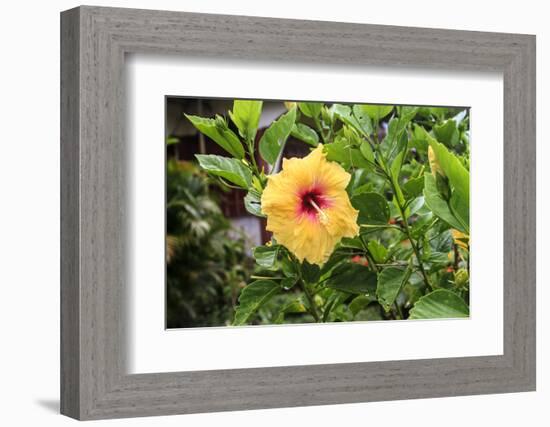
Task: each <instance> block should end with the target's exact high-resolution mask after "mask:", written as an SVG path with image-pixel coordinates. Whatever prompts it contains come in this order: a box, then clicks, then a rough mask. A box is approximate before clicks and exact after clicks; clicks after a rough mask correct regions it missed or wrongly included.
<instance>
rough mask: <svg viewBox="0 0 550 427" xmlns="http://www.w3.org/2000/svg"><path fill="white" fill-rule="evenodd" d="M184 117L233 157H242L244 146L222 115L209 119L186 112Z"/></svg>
mask: <svg viewBox="0 0 550 427" xmlns="http://www.w3.org/2000/svg"><path fill="white" fill-rule="evenodd" d="M185 117H187V118H188V119H189V121H190V122H191V123H192V124H193V126H195V128H196V129H197V130H198V131H199V132H201V133H203V134H204V135H206V136H207V137H208V138H210V139H211V140H212V141H214V142H215V143H216V144H218V145H219V146H220V147H222V148H223V149H224V150H225V151H227V152H228V153H229V154H231V155H232V156H233V157H236V158H237V159H242V158H243V157H244V147H243V145H242V143H241V141H240V140H239V137H238V136H237V135H235V133H234V132H233V131H232V130H231V129H229V127H228V126H227V123H226V121H225V119H224V118H223V117H221V116H216V118H215V119H210V118H205V117H199V116H192V115H188V114H186V115H185Z"/></svg>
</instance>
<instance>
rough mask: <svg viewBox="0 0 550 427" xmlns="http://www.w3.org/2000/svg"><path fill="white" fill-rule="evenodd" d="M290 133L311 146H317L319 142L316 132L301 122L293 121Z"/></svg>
mask: <svg viewBox="0 0 550 427" xmlns="http://www.w3.org/2000/svg"><path fill="white" fill-rule="evenodd" d="M290 134H291V135H292V136H293V137H294V138H297V139H299V140H300V141H303V142H305V143H306V144H308V145H311V146H312V147H317V145H318V144H319V135H317V132H315V131H314V130H313V129H311V128H310V127H309V126H308V125H305V124H303V123H295V124H294V126H293V127H292V131H291V132H290Z"/></svg>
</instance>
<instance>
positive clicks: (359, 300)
mask: <svg viewBox="0 0 550 427" xmlns="http://www.w3.org/2000/svg"><path fill="white" fill-rule="evenodd" d="M373 301H375V300H374V299H373V297H368V296H366V295H359V296H356V297H355V298H354V299H353V300H352V301H351V302H350V303H349V309H350V311H351V312H352V313H353V315H354V316H356V315H357V313H359V312H360V311H361V310H363V309H364V308H365V307H366V306H367V305H369V304H370V303H371V302H373Z"/></svg>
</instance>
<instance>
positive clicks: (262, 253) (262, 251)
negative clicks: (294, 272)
mask: <svg viewBox="0 0 550 427" xmlns="http://www.w3.org/2000/svg"><path fill="white" fill-rule="evenodd" d="M279 249H280V246H279V245H272V246H256V247H255V248H254V250H253V255H254V259H255V260H256V264H258V265H259V266H260V267H263V268H267V269H272V268H273V266H274V265H275V263H276V262H277V255H278V254H279Z"/></svg>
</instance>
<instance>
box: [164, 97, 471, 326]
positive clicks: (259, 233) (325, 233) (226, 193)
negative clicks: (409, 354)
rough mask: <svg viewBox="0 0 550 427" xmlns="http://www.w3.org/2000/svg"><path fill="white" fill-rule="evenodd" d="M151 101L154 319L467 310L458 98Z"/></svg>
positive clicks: (462, 114)
mask: <svg viewBox="0 0 550 427" xmlns="http://www.w3.org/2000/svg"><path fill="white" fill-rule="evenodd" d="M165 100H166V102H165V143H166V195H165V197H166V225H165V227H166V283H165V287H166V290H165V295H166V301H165V303H166V328H167V329H171V328H195V327H225V326H230V327H233V326H245V325H281V324H285V325H286V324H304V323H327V322H356V321H361V322H366V321H384V320H418V319H436V318H438V319H445V318H448V319H456V318H467V317H469V305H470V304H469V303H470V289H469V288H470V282H469V264H470V230H469V211H470V188H469V187H470V174H469V168H470V126H469V125H470V111H469V108H468V107H457V106H419V105H393V104H365V103H357V104H352V103H338V102H333V101H331V102H328V101H326V102H325V101H316V102H311V101H295V100H252V99H222V98H190V97H185V96H175V95H174V96H166V97H165Z"/></svg>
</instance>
